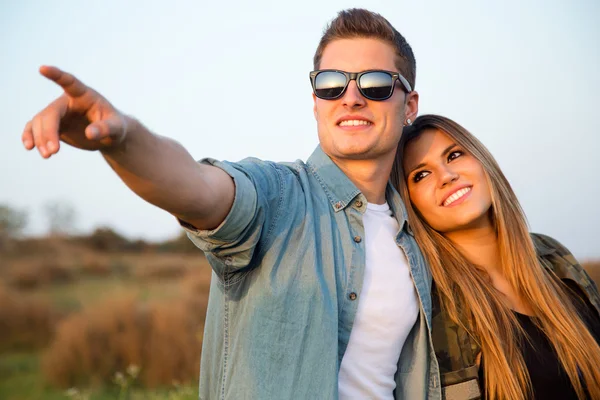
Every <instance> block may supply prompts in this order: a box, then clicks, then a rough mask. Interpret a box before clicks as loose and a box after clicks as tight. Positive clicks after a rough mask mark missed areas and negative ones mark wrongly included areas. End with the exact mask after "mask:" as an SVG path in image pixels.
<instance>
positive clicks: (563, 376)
mask: <svg viewBox="0 0 600 400" xmlns="http://www.w3.org/2000/svg"><path fill="white" fill-rule="evenodd" d="M564 282H565V283H566V284H567V286H569V287H570V288H571V289H573V290H574V291H575V292H576V293H578V294H580V296H573V299H574V305H575V307H576V309H577V311H578V312H579V313H580V315H581V316H582V317H583V320H584V322H585V323H586V325H587V327H588V329H589V330H590V333H591V334H592V336H593V337H594V338H595V339H596V342H598V343H600V317H599V316H598V313H597V312H596V310H595V309H594V307H593V306H592V304H591V303H590V302H589V301H588V300H587V297H586V296H585V295H583V293H582V292H581V289H579V287H578V286H577V285H575V283H573V282H572V281H564ZM515 315H516V317H517V320H518V321H519V323H520V324H521V327H522V328H523V330H524V331H525V332H526V333H527V335H528V336H529V339H530V340H522V351H523V359H524V361H525V365H526V367H527V371H528V372H529V377H530V379H531V386H532V388H533V393H534V399H545V400H546V399H557V400H558V399H560V400H571V399H572V400H577V399H578V398H577V394H576V392H575V389H574V388H573V385H571V381H570V380H569V376H568V375H567V373H566V371H565V370H564V368H563V367H562V365H561V364H560V361H559V360H558V357H557V355H556V353H555V352H554V349H553V348H552V346H551V344H550V342H549V341H548V338H547V337H546V335H545V334H544V333H543V332H542V331H541V330H540V329H539V328H538V327H537V326H536V325H535V323H534V318H535V317H530V316H528V315H524V314H520V313H517V312H515ZM483 369H484V368H483V357H482V358H481V365H480V368H479V382H480V384H481V385H480V386H481V388H482V393H483V398H485V393H484V389H485V387H484V383H483Z"/></svg>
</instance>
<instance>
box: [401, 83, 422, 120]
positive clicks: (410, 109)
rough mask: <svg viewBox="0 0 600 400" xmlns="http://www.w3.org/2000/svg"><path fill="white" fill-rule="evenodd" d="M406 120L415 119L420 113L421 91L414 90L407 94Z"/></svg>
mask: <svg viewBox="0 0 600 400" xmlns="http://www.w3.org/2000/svg"><path fill="white" fill-rule="evenodd" d="M404 113H405V117H404V121H406V120H408V119H410V120H411V121H414V120H415V119H416V118H417V115H418V114H419V93H417V92H416V91H414V90H413V91H412V92H410V93H408V94H407V95H406V106H405V107H404Z"/></svg>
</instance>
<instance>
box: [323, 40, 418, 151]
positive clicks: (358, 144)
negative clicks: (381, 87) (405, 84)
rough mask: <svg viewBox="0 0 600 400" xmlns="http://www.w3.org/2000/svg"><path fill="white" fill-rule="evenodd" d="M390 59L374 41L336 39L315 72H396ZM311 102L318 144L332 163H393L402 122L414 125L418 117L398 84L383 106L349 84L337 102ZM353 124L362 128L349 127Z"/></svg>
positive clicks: (390, 52)
mask: <svg viewBox="0 0 600 400" xmlns="http://www.w3.org/2000/svg"><path fill="white" fill-rule="evenodd" d="M395 59H396V55H395V53H394V48H393V47H392V46H391V45H389V44H388V43H385V42H383V41H381V40H379V39H371V38H354V39H338V40H334V41H333V42H331V43H329V44H328V45H327V46H326V47H325V50H324V51H323V57H322V59H321V65H320V66H319V69H338V70H342V71H346V72H362V71H366V70H372V69H380V70H386V71H397V67H396V63H395ZM313 99H314V113H315V118H316V120H317V128H318V132H319V141H320V143H321V147H322V149H323V151H324V152H325V153H326V154H327V155H329V156H330V157H331V158H333V159H362V160H377V159H382V158H389V157H390V156H391V157H393V155H394V154H395V153H396V147H397V145H398V141H399V140H400V135H401V134H402V126H403V125H404V121H405V120H406V118H411V119H414V118H415V117H416V114H417V111H418V94H417V93H416V92H412V93H411V94H408V95H407V94H406V93H405V92H404V91H403V90H402V88H401V85H400V84H399V83H396V87H395V89H394V94H393V95H392V97H390V98H389V99H387V100H384V101H373V100H367V99H366V98H364V97H363V96H362V95H361V94H360V92H359V90H358V88H357V86H356V81H354V80H353V81H351V82H350V83H349V84H348V88H347V89H346V92H345V93H344V95H343V96H342V97H340V98H338V99H335V100H323V99H319V98H317V97H316V96H315V95H314V94H313ZM353 120H359V121H361V122H360V123H353V122H348V121H353Z"/></svg>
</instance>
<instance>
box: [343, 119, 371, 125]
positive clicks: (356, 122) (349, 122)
mask: <svg viewBox="0 0 600 400" xmlns="http://www.w3.org/2000/svg"><path fill="white" fill-rule="evenodd" d="M359 125H371V123H370V122H369V121H365V120H362V119H348V120H345V121H342V122H340V126H359Z"/></svg>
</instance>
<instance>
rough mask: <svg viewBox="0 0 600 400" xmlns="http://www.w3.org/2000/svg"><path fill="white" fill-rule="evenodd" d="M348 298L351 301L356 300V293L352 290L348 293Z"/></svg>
mask: <svg viewBox="0 0 600 400" xmlns="http://www.w3.org/2000/svg"><path fill="white" fill-rule="evenodd" d="M348 298H349V299H350V300H352V301H354V300H356V293H354V292H352V293H350V294H349V295H348Z"/></svg>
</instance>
